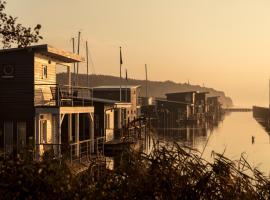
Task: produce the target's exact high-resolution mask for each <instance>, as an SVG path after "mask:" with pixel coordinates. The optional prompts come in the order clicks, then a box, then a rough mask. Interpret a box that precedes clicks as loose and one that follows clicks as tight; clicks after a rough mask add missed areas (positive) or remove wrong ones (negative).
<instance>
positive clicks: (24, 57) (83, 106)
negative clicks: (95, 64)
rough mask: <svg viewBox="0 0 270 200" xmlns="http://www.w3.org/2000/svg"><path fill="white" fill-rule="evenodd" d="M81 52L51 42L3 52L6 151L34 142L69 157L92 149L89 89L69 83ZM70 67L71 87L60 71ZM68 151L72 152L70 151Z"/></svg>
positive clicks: (1, 125) (0, 106) (0, 136)
mask: <svg viewBox="0 0 270 200" xmlns="http://www.w3.org/2000/svg"><path fill="white" fill-rule="evenodd" d="M81 61H83V58H81V57H80V56H78V55H75V54H72V53H69V52H65V51H62V50H58V49H55V48H53V47H51V46H49V45H37V46H31V47H27V48H15V49H7V50H1V51H0V73H1V74H0V110H1V112H0V141H1V143H0V145H1V148H2V149H4V150H5V152H6V153H11V152H14V151H15V152H16V151H17V152H20V151H21V150H22V149H23V148H24V147H26V146H28V145H35V147H36V148H35V149H36V152H37V155H41V154H43V152H44V151H46V150H47V149H48V150H49V149H50V150H51V151H52V152H54V155H56V156H61V155H63V154H64V153H67V152H69V153H70V156H71V158H78V157H80V156H82V155H84V154H85V155H86V154H87V155H89V154H91V153H92V152H93V151H94V145H95V141H94V107H93V106H92V105H91V101H90V99H91V93H90V89H89V88H85V87H84V88H82V87H72V86H71V73H70V69H71V64H72V63H76V62H81ZM58 66H64V67H66V69H67V76H68V83H67V85H65V86H63V85H59V84H57V82H56V69H57V67H58ZM67 149H68V151H67Z"/></svg>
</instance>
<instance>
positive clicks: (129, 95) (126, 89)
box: [93, 86, 141, 123]
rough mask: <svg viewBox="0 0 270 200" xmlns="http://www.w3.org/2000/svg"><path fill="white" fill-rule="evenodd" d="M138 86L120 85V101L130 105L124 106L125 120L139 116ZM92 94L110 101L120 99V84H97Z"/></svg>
mask: <svg viewBox="0 0 270 200" xmlns="http://www.w3.org/2000/svg"><path fill="white" fill-rule="evenodd" d="M139 94H140V86H122V90H121V96H122V99H121V100H122V101H121V102H126V103H130V107H129V108H126V113H125V115H126V117H125V119H126V120H127V121H126V122H127V123H128V122H131V121H133V120H135V119H136V118H137V117H139V116H140V112H141V107H140V103H139ZM93 96H94V97H95V98H100V99H107V100H112V101H118V102H119V101H120V86H99V87H94V88H93Z"/></svg>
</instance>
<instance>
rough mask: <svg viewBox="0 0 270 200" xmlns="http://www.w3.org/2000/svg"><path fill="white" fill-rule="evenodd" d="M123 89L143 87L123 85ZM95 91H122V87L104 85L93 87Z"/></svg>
mask: <svg viewBox="0 0 270 200" xmlns="http://www.w3.org/2000/svg"><path fill="white" fill-rule="evenodd" d="M121 87H122V89H123V88H124V89H125V88H127V89H131V88H139V87H141V86H140V85H122V86H121ZM93 89H94V90H95V89H98V90H103V89H112V90H113V89H117V90H118V89H120V85H102V86H96V87H93Z"/></svg>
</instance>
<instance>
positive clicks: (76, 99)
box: [34, 83, 93, 107]
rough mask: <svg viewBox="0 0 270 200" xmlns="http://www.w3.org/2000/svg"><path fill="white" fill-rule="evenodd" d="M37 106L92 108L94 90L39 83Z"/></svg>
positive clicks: (36, 89) (36, 87) (36, 96)
mask: <svg viewBox="0 0 270 200" xmlns="http://www.w3.org/2000/svg"><path fill="white" fill-rule="evenodd" d="M34 86H35V106H72V107H73V106H86V105H87V106H92V105H93V89H92V88H90V87H81V86H72V85H64V84H58V83H44V84H43V83H37V84H34Z"/></svg>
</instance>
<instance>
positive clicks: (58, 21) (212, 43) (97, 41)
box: [7, 0, 270, 106]
mask: <svg viewBox="0 0 270 200" xmlns="http://www.w3.org/2000/svg"><path fill="white" fill-rule="evenodd" d="M7 11H8V12H9V13H10V14H12V15H15V16H18V17H19V21H20V22H22V23H23V24H26V25H35V24H37V23H40V24H42V35H43V36H44V40H43V41H42V43H49V44H51V45H53V46H55V47H59V48H64V49H66V50H71V41H70V39H71V37H73V36H76V35H77V32H78V30H81V31H82V40H83V41H82V44H83V45H84V42H85V41H86V40H88V43H89V48H90V52H91V57H92V60H93V63H94V68H95V72H96V73H97V74H112V75H118V73H119V46H122V49H123V61H124V67H126V68H127V69H128V74H129V77H133V78H139V79H143V78H144V64H145V63H147V64H148V71H149V75H148V76H149V79H151V80H173V81H176V82H181V83H183V82H187V81H188V80H189V81H190V83H191V84H198V85H203V84H204V85H205V86H207V87H213V88H216V89H218V90H223V91H224V92H225V93H226V94H227V95H228V96H230V97H232V99H233V101H234V103H235V105H239V106H251V105H254V104H256V105H268V94H269V92H268V85H269V84H268V79H269V77H270V1H269V0H8V5H7ZM81 51H84V50H83V49H82V50H81ZM82 70H83V69H82ZM92 71H93V70H92Z"/></svg>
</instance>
